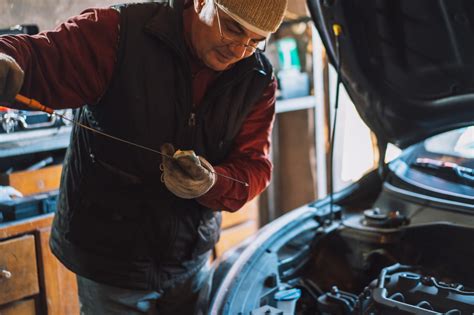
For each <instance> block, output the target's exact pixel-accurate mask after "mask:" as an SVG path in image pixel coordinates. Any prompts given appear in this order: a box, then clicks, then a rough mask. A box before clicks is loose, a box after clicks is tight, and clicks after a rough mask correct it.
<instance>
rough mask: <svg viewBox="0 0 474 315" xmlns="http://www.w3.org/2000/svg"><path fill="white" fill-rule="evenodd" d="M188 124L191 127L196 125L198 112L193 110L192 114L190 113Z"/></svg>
mask: <svg viewBox="0 0 474 315" xmlns="http://www.w3.org/2000/svg"><path fill="white" fill-rule="evenodd" d="M188 126H189V127H194V126H196V113H194V112H191V115H189V119H188Z"/></svg>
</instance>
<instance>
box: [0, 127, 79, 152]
mask: <svg viewBox="0 0 474 315" xmlns="http://www.w3.org/2000/svg"><path fill="white" fill-rule="evenodd" d="M71 129H72V128H71V126H67V127H60V128H55V129H43V130H34V131H24V132H16V133H11V134H2V135H0V158H5V157H10V156H15V155H22V154H29V153H36V152H44V151H52V150H59V149H65V148H67V147H68V145H69V138H70V134H71Z"/></svg>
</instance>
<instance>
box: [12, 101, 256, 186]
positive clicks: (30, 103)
mask: <svg viewBox="0 0 474 315" xmlns="http://www.w3.org/2000/svg"><path fill="white" fill-rule="evenodd" d="M15 100H16V101H18V102H20V103H22V104H24V105H26V106H28V107H29V108H31V109H34V110H38V111H42V112H46V113H48V114H50V115H56V116H58V117H61V118H62V119H64V120H66V121H69V122H71V123H73V124H75V125H77V126H79V127H81V128H84V129H87V130H89V131H92V132H94V133H97V134H100V135H102V136H104V137H107V138H110V139H113V140H116V141H119V142H122V143H126V144H129V145H131V146H134V147H137V148H140V149H143V150H146V151H149V152H153V153H156V154H159V155H161V156H165V157H168V158H170V159H173V157H172V156H170V155H167V154H164V153H161V152H160V151H158V150H155V149H152V148H149V147H146V146H143V145H141V144H138V143H134V142H131V141H127V140H125V139H122V138H118V137H115V136H112V135H110V134H107V133H105V132H102V131H100V130H97V129H95V128H92V127H90V126H86V125H84V124H81V123H80V122H77V121H75V120H74V119H70V118H68V117H66V116H65V115H62V114H59V113H56V112H55V111H54V110H53V109H51V108H49V107H47V106H44V105H43V104H41V103H40V102H38V101H36V100H34V99H31V98H28V97H25V96H23V95H20V94H17V95H16V96H15ZM212 172H213V173H214V174H216V175H217V176H221V177H223V178H226V179H229V180H232V181H234V182H237V183H240V184H242V185H244V186H245V187H248V186H249V184H248V183H246V182H244V181H241V180H238V179H236V178H233V177H230V176H227V175H224V174H220V173H217V172H215V171H212Z"/></svg>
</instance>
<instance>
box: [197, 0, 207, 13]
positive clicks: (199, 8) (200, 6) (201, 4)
mask: <svg viewBox="0 0 474 315" xmlns="http://www.w3.org/2000/svg"><path fill="white" fill-rule="evenodd" d="M205 5H206V0H194V10H195V11H196V13H197V14H200V13H201V11H202V9H203V8H204V6H205Z"/></svg>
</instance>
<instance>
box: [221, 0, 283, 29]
mask: <svg viewBox="0 0 474 315" xmlns="http://www.w3.org/2000/svg"><path fill="white" fill-rule="evenodd" d="M215 2H216V5H217V6H218V7H219V8H220V9H221V10H222V11H224V12H225V13H227V14H228V15H229V16H230V17H231V18H233V19H234V20H235V21H236V22H238V23H239V24H240V25H242V26H243V27H245V28H246V29H248V30H249V31H252V32H254V33H257V34H259V35H261V36H265V37H268V35H270V33H275V32H276V31H277V29H278V27H279V26H280V24H281V22H282V21H283V17H284V15H285V10H286V7H287V5H288V0H215Z"/></svg>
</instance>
